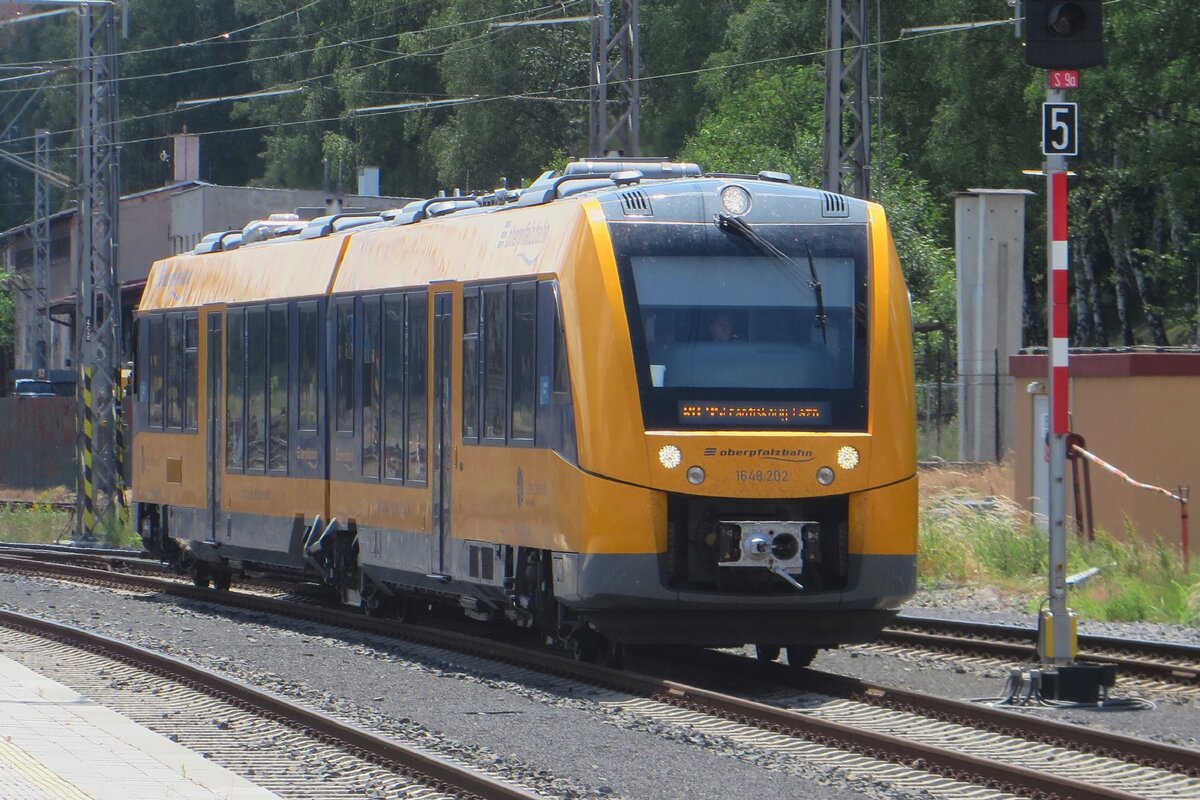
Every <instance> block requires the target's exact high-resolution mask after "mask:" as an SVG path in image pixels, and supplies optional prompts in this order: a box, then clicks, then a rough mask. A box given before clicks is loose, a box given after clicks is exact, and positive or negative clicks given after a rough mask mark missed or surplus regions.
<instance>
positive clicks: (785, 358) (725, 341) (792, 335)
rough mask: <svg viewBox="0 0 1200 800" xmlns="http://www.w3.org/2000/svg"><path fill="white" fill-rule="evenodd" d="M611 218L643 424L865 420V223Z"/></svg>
mask: <svg viewBox="0 0 1200 800" xmlns="http://www.w3.org/2000/svg"><path fill="white" fill-rule="evenodd" d="M613 227H614V244H615V245H616V247H617V255H618V262H619V264H620V271H621V278H622V288H623V290H624V293H625V297H626V306H627V311H628V312H629V322H630V331H631V335H632V339H633V344H634V359H635V362H636V363H637V368H638V372H639V384H640V386H641V393H642V406H643V412H644V415H645V421H646V425H647V427H648V428H651V429H654V428H672V427H690V428H695V427H702V428H714V429H717V428H758V429H762V428H767V429H770V428H787V429H809V430H831V429H837V430H865V427H866V401H867V392H866V376H867V369H866V367H867V356H868V352H867V314H866V310H867V264H866V260H867V259H866V237H867V231H866V228H865V226H862V225H771V226H765V225H764V226H758V227H756V228H755V229H753V236H754V237H755V241H750V240H747V239H745V238H741V237H738V236H731V235H730V234H728V233H727V232H725V231H722V230H719V229H718V228H717V227H716V226H715V225H708V226H697V225H669V224H646V223H640V224H624V225H621V224H618V225H614V226H613Z"/></svg>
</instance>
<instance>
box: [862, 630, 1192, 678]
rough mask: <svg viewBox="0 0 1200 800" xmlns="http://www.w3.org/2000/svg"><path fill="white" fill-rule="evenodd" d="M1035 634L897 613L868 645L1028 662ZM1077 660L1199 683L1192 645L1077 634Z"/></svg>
mask: <svg viewBox="0 0 1200 800" xmlns="http://www.w3.org/2000/svg"><path fill="white" fill-rule="evenodd" d="M1037 636H1038V633H1037V630H1036V629H1035V628H1025V627H1018V626H1014V625H996V624H987V623H980V622H967V621H961V620H950V619H941V618H936V617H921V616H915V615H901V616H900V617H898V618H897V619H896V620H895V621H894V622H893V623H892V625H890V626H889V627H888V628H887V629H886V630H885V631H884V632H883V634H882V635H881V636H880V637H879V640H878V644H876V645H873V646H874V647H876V648H880V647H887V646H889V645H897V646H901V647H909V648H913V647H916V648H922V649H926V650H934V651H941V652H949V653H962V654H969V655H980V656H984V657H986V658H995V659H1007V660H1013V661H1027V660H1030V659H1035V658H1036V657H1037V651H1036V648H1037ZM1078 660H1080V661H1087V662H1092V663H1099V664H1114V665H1116V666H1117V668H1118V670H1119V671H1120V672H1121V673H1122V674H1129V675H1138V676H1141V677H1144V678H1148V679H1151V680H1155V681H1160V682H1162V683H1164V684H1177V685H1184V686H1192V687H1196V688H1200V647H1198V646H1196V645H1188V644H1178V643H1172V642H1152V641H1143V640H1137V639H1121V638H1117V637H1110V636H1080V637H1079V654H1078Z"/></svg>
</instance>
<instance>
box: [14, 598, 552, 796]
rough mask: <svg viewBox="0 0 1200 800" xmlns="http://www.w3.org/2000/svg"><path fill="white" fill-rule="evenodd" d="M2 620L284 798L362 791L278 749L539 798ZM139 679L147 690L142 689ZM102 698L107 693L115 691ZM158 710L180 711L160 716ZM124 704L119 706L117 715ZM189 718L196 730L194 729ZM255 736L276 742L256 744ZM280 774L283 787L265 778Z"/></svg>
mask: <svg viewBox="0 0 1200 800" xmlns="http://www.w3.org/2000/svg"><path fill="white" fill-rule="evenodd" d="M0 626H3V627H4V628H5V629H7V638H0V641H4V642H5V643H6V644H8V645H9V647H21V648H22V649H23V650H28V649H30V647H31V646H33V645H30V643H29V642H27V641H26V642H17V641H16V639H14V638H13V634H14V633H15V634H17V635H18V636H19V635H22V634H23V635H25V636H33V637H38V638H39V639H42V640H44V641H45V642H51V643H55V644H56V645H58V647H57V648H54V652H53V658H54V660H55V661H56V663H58V664H62V663H63V662H64V661H66V662H68V663H71V662H74V671H75V672H78V673H81V675H80V676H77V678H81V676H82V674H86V673H92V674H95V673H96V671H97V670H98V669H99V670H100V671H101V673H102V674H104V675H105V677H106V679H107V680H108V681H109V682H110V683H116V684H118V685H124V686H128V685H130V684H133V683H141V684H143V691H140V692H138V695H139V697H138V698H136V702H137V703H138V704H145V703H147V702H149V703H151V704H153V705H154V706H155V709H154V710H153V713H151V714H149V715H147V716H146V718H145V719H144V720H143V722H144V724H147V725H148V726H150V727H157V728H162V729H164V730H165V732H167V734H166V735H171V736H172V737H173V738H175V739H176V740H183V741H188V740H191V739H195V740H196V741H201V742H203V744H202V746H203V747H204V749H205V753H206V755H207V756H208V757H210V758H214V759H216V760H218V761H225V762H232V763H231V766H236V767H240V770H241V771H242V772H243V774H245V773H246V772H248V773H249V774H251V775H254V776H255V780H256V781H259V782H262V783H265V784H268V786H267V788H282V789H286V790H288V796H292V797H305V796H312V797H314V798H318V797H319V798H330V797H343V796H344V797H346V798H353V797H357V796H361V795H359V794H357V792H358V791H361V790H360V789H356V788H355V787H354V786H353V785H351V786H347V787H346V791H345V793H344V794H342V793H338V792H337V789H338V787H336V786H335V787H330V786H329V785H328V783H329V781H328V780H316V779H315V778H313V777H312V776H308V777H306V776H304V775H303V773H302V771H300V770H298V769H297V768H295V767H291V768H287V767H290V766H291V765H286V766H285V768H283V769H281V768H280V764H279V762H280V759H281V753H283V752H285V751H291V752H293V753H294V752H307V756H308V758H310V759H313V760H317V761H320V762H323V763H324V764H335V765H337V766H336V771H337V772H338V773H339V774H349V775H353V776H354V780H353V782H352V783H356V784H364V783H367V784H370V785H372V786H373V787H376V788H383V789H385V791H386V796H388V797H397V798H417V797H420V798H427V797H445V798H464V799H465V798H478V799H479V800H535V798H536V797H537V795H534V794H532V793H530V792H528V791H526V790H524V789H521V788H518V787H515V786H512V785H510V784H508V783H506V782H504V781H501V780H499V779H497V778H494V777H492V776H489V775H485V774H482V773H480V772H478V771H477V770H474V769H467V768H465V767H461V766H459V765H456V764H453V763H451V762H449V761H447V760H445V759H441V758H438V757H437V756H435V755H432V754H429V753H426V752H423V751H421V750H418V749H416V748H413V747H408V746H406V745H404V744H401V743H399V742H395V741H392V740H390V739H385V738H383V737H380V736H376V735H374V734H372V733H370V732H369V731H365V730H362V729H361V728H357V727H355V726H353V725H348V724H346V723H344V722H341V721H340V720H338V719H335V718H334V717H332V716H330V715H328V714H324V713H321V712H319V711H315V710H312V709H308V708H305V707H302V706H299V705H297V704H295V703H291V702H289V701H287V700H284V699H282V698H280V697H278V696H275V695H271V694H266V693H264V692H260V691H258V690H256V689H254V688H252V687H250V686H247V685H245V684H243V683H240V682H238V681H233V680H230V679H228V678H224V677H222V676H220V675H218V674H216V673H214V672H212V671H211V670H205V669H201V668H198V667H195V666H193V665H191V664H187V663H185V662H183V661H179V660H177V659H174V658H170V657H168V656H165V655H162V654H161V653H155V652H152V651H149V650H145V649H143V648H141V647H136V646H134V645H130V644H127V643H124V642H120V641H117V640H115V639H110V638H108V637H103V636H98V635H96V634H93V633H89V632H87V631H83V630H80V629H78V628H73V627H70V626H66V625H60V624H58V623H53V622H49V621H47V620H44V619H39V618H36V617H30V616H28V615H25V614H18V613H14V612H11V611H4V610H0ZM0 635H3V634H0ZM81 653H82V654H85V655H81ZM109 661H112V662H117V666H116V667H113V666H105V665H104V664H103V662H109ZM98 662H100V665H99V666H98ZM147 681H149V682H150V683H152V684H153V688H150V689H146V688H145V687H144V684H145V683H146V682H147ZM151 695H153V696H154V697H153V699H152V700H151V699H149V698H150V696H151ZM106 699H107V700H109V701H111V700H112V699H113V698H106ZM160 708H174V709H177V710H178V709H183V711H182V713H177V714H167V713H163V712H162V711H161V710H159V709H160ZM132 710H133V709H128V708H127V709H122V711H123V712H125V713H129V712H130V711H132ZM162 720H168V722H166V723H164V722H162ZM214 721H219V722H218V723H217V725H216V728H217V730H218V731H219V732H214V730H213V728H214ZM189 723H191V727H189ZM197 726H198V727H199V729H200V730H199V732H197V731H194V730H192V729H193V728H195V727H197ZM274 729H281V730H274ZM226 732H228V733H226ZM263 742H270V743H272V744H273V745H274V746H271V747H263V746H262V743H263ZM249 744H253V745H255V747H252V748H251V747H248V745H249ZM247 754H249V757H248V755H247ZM285 760H286V758H285ZM281 773H282V774H281ZM367 773H377V774H367ZM281 781H282V786H279V787H271V786H270V785H269V784H271V783H273V782H281ZM305 781H307V782H310V783H313V784H315V785H316V786H314V791H313V793H312V794H311V795H308V794H307V793H306V791H305V789H304V783H305Z"/></svg>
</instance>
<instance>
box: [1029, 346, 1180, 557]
mask: <svg viewBox="0 0 1200 800" xmlns="http://www.w3.org/2000/svg"><path fill="white" fill-rule="evenodd" d="M1070 367H1071V430H1072V432H1074V433H1077V434H1079V435H1080V436H1082V437H1083V438H1084V440H1085V443H1086V446H1087V449H1088V451H1090V452H1092V453H1094V454H1095V455H1097V456H1099V457H1100V458H1102V459H1104V460H1105V461H1107V462H1108V463H1109V464H1112V465H1113V466H1114V467H1116V468H1118V469H1120V470H1121V471H1123V472H1125V473H1126V474H1128V475H1129V476H1130V477H1132V478H1134V479H1135V480H1137V481H1140V482H1142V483H1149V484H1153V485H1155V486H1161V487H1163V488H1165V489H1169V490H1170V491H1171V492H1173V493H1176V494H1178V489H1179V487H1181V486H1185V487H1186V486H1192V487H1195V486H1200V424H1197V420H1196V413H1197V409H1200V350H1187V351H1173V352H1144V351H1120V352H1102V353H1097V352H1078V353H1077V352H1074V351H1073V352H1072V353H1071V359H1070ZM1009 369H1010V372H1011V374H1012V376H1013V378H1014V405H1015V407H1016V431H1017V435H1016V442H1015V447H1014V451H1013V455H1014V458H1015V461H1014V468H1013V477H1014V484H1015V487H1014V489H1015V491H1014V498H1015V499H1016V500H1017V502H1018V503H1020V504H1021V505H1022V506H1023V507H1024V508H1025V509H1026V510H1028V511H1030V512H1033V513H1035V514H1039V513H1040V514H1044V513H1045V507H1044V502H1045V495H1046V493H1047V491H1048V489H1047V486H1046V480H1047V479H1046V477H1045V476H1046V474H1047V472H1048V469H1047V459H1048V458H1049V453H1048V451H1047V449H1046V445H1045V441H1046V439H1045V432H1046V429H1047V427H1048V425H1047V422H1046V419H1045V416H1044V415H1045V413H1046V412H1048V405H1047V403H1046V399H1047V398H1046V394H1045V391H1046V389H1045V386H1046V380H1047V376H1046V370H1047V364H1046V356H1045V355H1044V354H1024V353H1023V354H1019V355H1015V356H1012V357H1011V358H1010V359H1009ZM1082 482H1083V472H1082V465H1081V469H1080V483H1081V487H1082ZM1066 484H1067V486H1066V510H1067V516H1068V518H1069V519H1068V530H1075V528H1074V527H1072V526H1073V524H1074V520H1075V516H1076V515H1075V494H1074V491H1073V488H1072V472H1071V463H1070V462H1068V463H1067V472H1066ZM1091 487H1092V488H1091V495H1092V510H1093V520H1094V525H1095V527H1096V530H1097V531H1100V530H1104V531H1106V532H1108V533H1110V534H1112V535H1113V536H1116V537H1118V538H1124V537H1125V531H1126V524H1127V523H1128V525H1129V526H1130V527H1131V528H1132V529H1133V530H1135V531H1136V532H1137V535H1138V536H1139V537H1141V538H1142V539H1145V540H1147V541H1151V540H1153V538H1154V537H1155V536H1160V537H1162V539H1163V541H1164V542H1166V543H1167V544H1169V545H1171V546H1172V547H1174V548H1178V547H1179V546H1180V531H1181V529H1180V504H1179V503H1178V502H1176V501H1175V500H1172V499H1171V498H1169V497H1167V496H1166V495H1163V494H1160V493H1158V492H1152V491H1148V490H1145V489H1139V488H1136V487H1134V486H1131V485H1129V484H1128V483H1126V482H1125V481H1123V480H1121V478H1119V477H1118V476H1116V475H1113V474H1111V473H1109V472H1107V471H1105V470H1103V469H1101V468H1099V467H1097V466H1096V465H1092V467H1091ZM1081 494H1085V493H1084V492H1082V491H1081ZM1042 524H1043V525H1044V520H1043V523H1042ZM1193 527H1194V526H1193ZM1192 539H1193V542H1192V546H1191V548H1190V549H1191V551H1192V552H1193V553H1195V552H1196V550H1197V545H1196V542H1195V539H1196V537H1195V536H1194V535H1193V536H1192Z"/></svg>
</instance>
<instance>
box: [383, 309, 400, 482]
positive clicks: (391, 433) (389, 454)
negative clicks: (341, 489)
mask: <svg viewBox="0 0 1200 800" xmlns="http://www.w3.org/2000/svg"><path fill="white" fill-rule="evenodd" d="M404 441H405V440H404V295H402V294H393V295H388V296H386V297H384V298H383V453H384V456H383V477H384V478H385V479H388V480H396V481H398V480H404V461H405V457H404Z"/></svg>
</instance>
